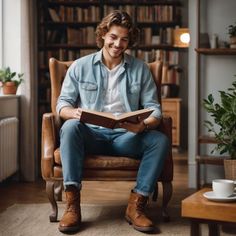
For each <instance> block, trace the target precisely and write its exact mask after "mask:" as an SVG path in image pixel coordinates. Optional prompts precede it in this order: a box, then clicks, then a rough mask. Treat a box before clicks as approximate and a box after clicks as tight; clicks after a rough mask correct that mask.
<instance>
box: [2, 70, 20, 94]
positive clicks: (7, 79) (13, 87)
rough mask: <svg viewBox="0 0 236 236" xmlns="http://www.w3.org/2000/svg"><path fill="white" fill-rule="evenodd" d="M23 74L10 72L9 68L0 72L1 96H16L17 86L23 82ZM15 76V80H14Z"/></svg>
mask: <svg viewBox="0 0 236 236" xmlns="http://www.w3.org/2000/svg"><path fill="white" fill-rule="evenodd" d="M23 75H24V74H23V73H19V74H17V73H16V72H12V71H11V69H10V67H6V68H3V69H1V70H0V81H1V83H2V85H1V86H2V88H3V94H16V91H17V88H18V86H19V85H20V84H21V83H22V82H23ZM16 76H17V78H16Z"/></svg>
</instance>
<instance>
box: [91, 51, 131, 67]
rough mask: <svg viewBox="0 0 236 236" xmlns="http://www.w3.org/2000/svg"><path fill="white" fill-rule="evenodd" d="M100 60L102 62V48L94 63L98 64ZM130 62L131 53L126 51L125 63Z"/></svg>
mask: <svg viewBox="0 0 236 236" xmlns="http://www.w3.org/2000/svg"><path fill="white" fill-rule="evenodd" d="M98 62H101V63H102V49H101V50H100V51H98V52H97V53H96V54H95V57H94V64H96V63H98ZM130 62H131V58H130V55H128V54H127V53H124V65H125V64H130Z"/></svg>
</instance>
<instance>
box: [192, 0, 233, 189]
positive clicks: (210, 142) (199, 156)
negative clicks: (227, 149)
mask: <svg viewBox="0 0 236 236" xmlns="http://www.w3.org/2000/svg"><path fill="white" fill-rule="evenodd" d="M205 4H207V1H204V0H198V1H197V21H198V26H197V48H195V52H196V55H197V60H196V62H197V63H196V68H197V95H198V107H197V112H198V122H197V126H198V127H197V128H198V130H197V144H198V146H197V153H196V158H195V160H196V167H197V168H196V172H197V176H196V185H197V188H198V189H200V188H201V187H202V185H204V184H205V180H204V179H203V178H202V177H203V173H201V172H202V168H201V167H202V166H201V165H205V167H206V168H207V165H213V166H214V165H215V166H223V165H224V160H227V159H229V156H227V155H222V154H221V155H220V154H217V155H214V154H207V153H208V152H209V151H208V149H209V147H210V146H215V145H216V144H218V143H219V142H218V141H217V140H216V139H215V138H214V137H212V136H209V135H207V134H202V133H204V132H205V131H202V130H201V127H202V126H203V121H202V118H201V106H202V104H201V102H200V101H199V100H200V98H202V94H201V86H202V85H203V84H207V83H209V79H210V74H209V72H208V74H207V75H208V76H206V78H205V79H203V78H202V77H203V75H204V74H203V73H202V71H204V68H203V61H204V63H206V57H211V59H214V57H220V59H221V60H215V61H214V63H218V62H220V61H221V63H222V61H223V60H225V61H224V62H225V63H227V62H229V60H227V59H229V58H230V57H231V58H233V57H234V58H235V56H236V49H234V48H227V47H225V48H220V47H217V48H210V44H209V43H208V42H207V43H206V42H205V40H204V39H203V38H202V37H201V33H202V32H203V31H204V24H203V22H202V21H201V19H204V18H203V17H202V15H204V13H205V12H204V10H203V7H205ZM216 4H222V6H223V5H224V2H223V1H222V2H220V1H218V3H216ZM230 6H231V5H230ZM222 14H223V13H222ZM208 20H209V19H208ZM232 20H233V18H232ZM204 23H205V24H208V22H206V21H205V22H204ZM208 27H209V28H210V26H209V25H208ZM218 30H219V32H220V28H218ZM222 36H223V35H221V37H222ZM206 45H209V47H207V46H206ZM223 58H224V59H223ZM214 65H215V67H217V66H219V65H217V64H214ZM232 73H234V72H232ZM206 79H207V80H208V81H206ZM214 81H216V83H217V79H215V78H214ZM221 89H222V88H221ZM222 90H223V89H222ZM206 150H207V151H206ZM202 182H203V183H202Z"/></svg>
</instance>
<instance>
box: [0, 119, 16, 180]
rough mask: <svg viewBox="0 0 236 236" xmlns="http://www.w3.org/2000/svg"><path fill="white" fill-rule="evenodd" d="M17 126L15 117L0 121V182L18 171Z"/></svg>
mask: <svg viewBox="0 0 236 236" xmlns="http://www.w3.org/2000/svg"><path fill="white" fill-rule="evenodd" d="M18 126H19V121H18V119H17V118H16V117H9V118H4V119H0V182H1V181H3V180H4V179H6V178H8V177H9V176H11V175H12V174H14V173H15V172H16V171H17V170H18V159H17V157H18V141H19V140H18V139H19V138H18V132H19V131H18Z"/></svg>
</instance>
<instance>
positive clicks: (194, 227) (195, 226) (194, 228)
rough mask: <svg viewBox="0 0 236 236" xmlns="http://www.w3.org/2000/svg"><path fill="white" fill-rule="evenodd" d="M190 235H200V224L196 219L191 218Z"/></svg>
mask: <svg viewBox="0 0 236 236" xmlns="http://www.w3.org/2000/svg"><path fill="white" fill-rule="evenodd" d="M190 235H191V236H200V224H199V222H198V221H196V220H191V222H190Z"/></svg>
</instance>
